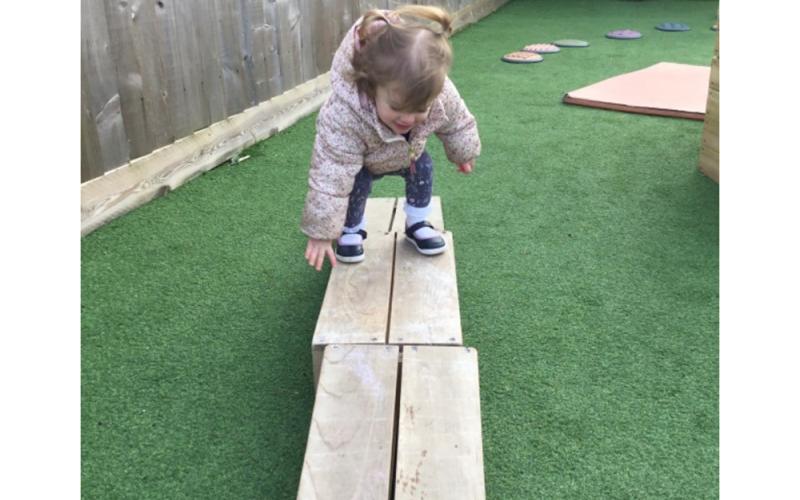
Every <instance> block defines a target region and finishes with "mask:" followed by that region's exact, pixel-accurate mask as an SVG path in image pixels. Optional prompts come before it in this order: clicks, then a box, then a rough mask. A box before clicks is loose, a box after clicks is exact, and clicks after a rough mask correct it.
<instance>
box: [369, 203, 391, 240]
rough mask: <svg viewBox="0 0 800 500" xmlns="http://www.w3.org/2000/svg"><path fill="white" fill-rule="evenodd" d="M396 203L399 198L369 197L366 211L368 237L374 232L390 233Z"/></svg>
mask: <svg viewBox="0 0 800 500" xmlns="http://www.w3.org/2000/svg"><path fill="white" fill-rule="evenodd" d="M396 205H397V198H367V208H366V210H365V211H364V219H365V224H366V226H367V228H366V231H367V233H368V236H367V238H369V237H371V235H373V234H376V235H378V234H388V233H389V232H390V231H391V226H392V218H393V217H394V215H395V207H396Z"/></svg>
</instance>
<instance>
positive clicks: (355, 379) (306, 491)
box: [297, 197, 485, 500]
mask: <svg viewBox="0 0 800 500" xmlns="http://www.w3.org/2000/svg"><path fill="white" fill-rule="evenodd" d="M432 202H433V204H434V213H433V215H432V216H431V217H430V219H429V220H430V221H431V222H432V223H433V224H434V225H435V226H436V227H437V228H444V218H443V216H442V208H441V201H440V199H439V198H438V197H434V198H433V201H432ZM366 220H367V224H368V226H367V231H368V233H369V237H368V238H367V239H366V240H365V241H364V244H365V251H366V254H367V258H366V259H365V260H364V261H363V262H362V263H360V264H357V265H346V264H340V265H338V266H336V268H334V269H332V271H331V275H330V278H329V281H328V288H327V290H326V293H325V298H324V300H323V303H322V308H321V310H320V314H319V317H318V320H317V326H316V330H315V332H314V337H313V340H312V343H311V350H312V359H313V362H314V380H315V383H316V385H317V393H316V399H315V402H314V411H313V415H312V419H311V425H310V429H309V435H308V443H307V446H306V453H305V459H304V461H303V472H302V476H301V479H300V486H299V490H298V494H297V498H298V499H302V500H306V499H342V498H376V499H377V498H386V499H389V498H396V499H401V498H402V499H405V498H420V499H421V498H430V499H433V498H435V499H453V500H456V499H458V500H466V499H483V498H485V486H484V475H483V445H482V438H481V413H480V390H479V383H478V353H477V351H476V350H475V349H473V348H470V347H465V346H463V340H462V332H461V320H460V313H459V302H458V288H457V283H456V267H455V248H454V242H453V235H452V233H449V232H446V233H445V238H446V239H447V243H448V249H447V251H446V252H444V253H443V254H441V255H438V256H435V257H426V256H423V255H420V254H419V253H417V251H416V250H414V249H413V248H412V246H411V245H410V244H409V243H408V242H406V241H404V235H403V227H404V225H405V220H404V214H403V211H402V198H401V199H396V198H373V199H369V200H368V202H367V215H366Z"/></svg>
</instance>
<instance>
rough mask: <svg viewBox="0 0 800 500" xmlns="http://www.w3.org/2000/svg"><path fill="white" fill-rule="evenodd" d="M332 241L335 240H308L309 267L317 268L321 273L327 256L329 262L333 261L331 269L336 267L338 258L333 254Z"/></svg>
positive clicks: (307, 256)
mask: <svg viewBox="0 0 800 500" xmlns="http://www.w3.org/2000/svg"><path fill="white" fill-rule="evenodd" d="M332 241H333V240H315V239H313V238H309V239H308V245H306V260H307V261H308V265H309V266H313V267H316V268H317V271H321V270H322V264H323V263H324V262H325V255H327V256H328V260H330V261H331V267H336V256H335V255H334V254H333V246H332V245H331V242H332Z"/></svg>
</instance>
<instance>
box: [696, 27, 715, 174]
mask: <svg viewBox="0 0 800 500" xmlns="http://www.w3.org/2000/svg"><path fill="white" fill-rule="evenodd" d="M698 168H699V169H700V171H701V172H702V173H703V174H705V175H706V176H707V177H709V178H710V179H712V180H713V181H714V182H716V183H719V32H718V33H717V43H716V47H715V49H714V56H713V57H712V58H711V76H710V79H709V83H708V101H707V102H706V115H705V120H704V124H703V136H702V139H701V142H700V157H699V161H698Z"/></svg>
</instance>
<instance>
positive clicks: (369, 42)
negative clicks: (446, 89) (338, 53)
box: [351, 5, 453, 111]
mask: <svg viewBox="0 0 800 500" xmlns="http://www.w3.org/2000/svg"><path fill="white" fill-rule="evenodd" d="M375 23H378V24H375ZM451 24H452V18H451V17H450V14H448V12H447V11H446V10H444V9H441V8H439V7H429V6H422V5H405V6H403V7H400V8H398V9H395V10H393V11H390V12H388V13H385V11H380V10H370V11H368V12H367V13H366V14H364V18H363V20H362V22H361V25H360V26H359V28H358V32H357V33H356V35H357V36H358V38H359V41H360V42H361V46H362V47H361V49H360V50H357V51H355V54H354V55H353V74H352V75H351V77H352V80H353V82H354V83H355V84H356V86H357V87H358V90H359V91H360V92H363V93H365V94H367V95H368V96H369V97H371V98H373V99H374V98H375V91H376V89H377V87H379V86H384V85H389V84H391V83H394V82H398V83H400V86H399V88H397V89H396V91H397V92H398V99H399V103H398V105H397V106H396V109H397V110H398V111H420V110H422V109H424V108H426V107H427V106H428V105H429V104H430V102H431V101H432V100H433V99H435V98H436V96H437V95H439V92H441V91H442V87H443V86H444V81H445V78H446V77H447V72H448V71H449V70H450V65H451V64H452V61H453V53H452V49H451V48H450V42H448V40H447V37H448V36H449V35H450V33H452V26H451Z"/></svg>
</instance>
